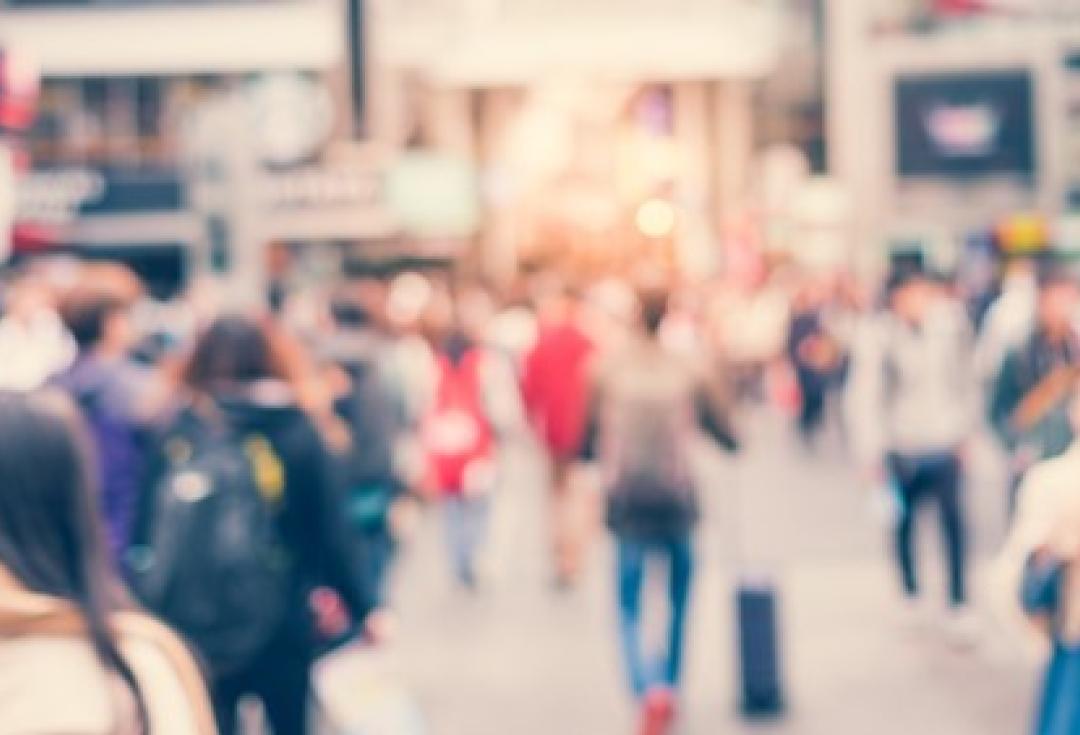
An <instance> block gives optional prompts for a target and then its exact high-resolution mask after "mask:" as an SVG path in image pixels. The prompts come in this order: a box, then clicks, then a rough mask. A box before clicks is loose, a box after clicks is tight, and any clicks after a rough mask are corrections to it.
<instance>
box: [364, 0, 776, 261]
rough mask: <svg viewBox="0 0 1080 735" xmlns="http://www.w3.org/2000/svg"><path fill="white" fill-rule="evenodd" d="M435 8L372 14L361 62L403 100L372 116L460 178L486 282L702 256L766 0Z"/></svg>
mask: <svg viewBox="0 0 1080 735" xmlns="http://www.w3.org/2000/svg"><path fill="white" fill-rule="evenodd" d="M451 5H452V4H451V3H447V2H437V1H436V0H426V1H425V2H418V1H417V0H413V2H403V3H399V4H392V3H391V4H386V5H385V6H382V8H381V12H380V14H379V15H378V16H377V17H376V22H377V24H378V25H377V28H379V33H378V37H379V38H384V39H393V42H392V44H391V43H390V41H389V40H388V41H387V42H386V43H385V44H384V45H382V46H381V47H380V46H379V45H378V44H376V46H375V48H374V54H375V56H376V58H377V59H378V61H379V64H380V66H381V68H383V69H384V73H386V74H390V75H392V76H396V77H397V78H398V79H399V80H401V81H402V85H401V87H402V89H403V91H402V92H401V93H400V94H399V97H398V99H396V100H385V99H384V100H382V107H381V110H382V111H381V112H380V113H379V115H380V119H381V120H383V124H387V125H390V127H393V128H396V129H400V130H405V131H409V130H411V131H413V134H412V136H409V134H408V133H406V137H414V138H418V139H420V140H422V142H423V143H424V144H426V145H428V146H429V147H431V148H433V149H434V150H437V151H440V152H441V153H443V154H445V155H448V156H453V157H456V158H457V160H458V161H460V162H465V163H466V164H468V165H470V166H472V167H474V169H475V171H476V177H477V180H478V181H479V196H480V207H481V211H482V213H483V216H482V220H481V221H482V227H481V232H480V233H479V242H478V243H477V245H478V248H477V251H478V253H479V254H480V257H481V259H482V261H483V263H484V266H485V267H486V268H487V269H488V270H489V271H490V272H493V273H495V274H497V275H507V274H510V273H512V272H513V271H514V270H515V269H516V268H517V267H518V266H519V265H521V264H522V262H527V261H529V260H534V259H535V260H558V261H559V262H563V263H568V262H569V263H573V264H574V265H576V266H578V268H579V270H580V269H581V268H588V266H589V264H590V262H592V261H603V262H604V263H605V264H606V265H608V266H610V264H611V263H612V262H615V263H617V262H618V261H620V260H631V259H636V258H637V257H638V256H640V255H642V254H643V253H645V254H652V255H655V256H656V257H660V258H663V259H666V260H675V261H678V262H679V263H680V264H683V265H685V264H687V263H696V264H698V265H699V266H704V265H706V261H708V260H710V258H713V257H714V256H715V251H716V245H717V243H716V235H715V233H716V231H717V230H718V229H719V225H720V223H721V222H722V220H723V218H724V217H725V216H727V215H730V214H733V213H737V212H739V211H740V209H741V206H742V204H743V198H744V197H745V194H746V187H747V183H748V179H749V172H750V167H751V160H752V156H753V153H754V148H755V144H756V140H755V130H754V126H753V124H752V116H753V111H754V107H753V104H754V100H753V92H754V85H755V84H756V83H757V82H758V81H759V80H760V79H762V78H763V77H764V76H765V75H767V74H768V73H769V72H770V71H771V70H772V69H773V68H774V67H775V65H776V63H777V61H778V55H779V39H780V32H781V12H780V9H779V5H777V4H775V3H755V2H744V1H742V0H739V1H734V2H725V3H716V2H706V1H704V0H680V2H677V3H674V4H673V3H671V2H655V1H653V0H640V1H638V2H633V3H626V2H612V0H591V1H590V2H566V1H565V0H551V1H550V2H544V3H537V2H532V1H531V0H518V1H517V2H508V3H501V4H485V3H477V4H474V5H469V6H465V5H464V4H461V3H458V4H456V5H454V6H453V7H451ZM391 120H392V121H393V122H392V123H390V122H389V121H391ZM403 142H404V141H403ZM630 256H635V257H633V258H632V257H630Z"/></svg>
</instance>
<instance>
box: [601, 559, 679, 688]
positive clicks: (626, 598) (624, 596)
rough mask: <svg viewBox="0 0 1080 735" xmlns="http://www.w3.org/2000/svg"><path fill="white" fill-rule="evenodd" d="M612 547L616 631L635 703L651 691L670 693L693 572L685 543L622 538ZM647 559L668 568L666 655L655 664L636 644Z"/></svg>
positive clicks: (675, 678) (675, 682)
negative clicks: (659, 561)
mask: <svg viewBox="0 0 1080 735" xmlns="http://www.w3.org/2000/svg"><path fill="white" fill-rule="evenodd" d="M617 547H618V549H617V575H618V577H617V579H618V594H619V630H620V635H621V639H622V650H623V661H624V663H625V665H626V670H627V674H628V675H629V679H630V688H631V690H632V691H633V693H634V696H635V697H637V698H641V697H643V696H644V695H645V693H646V692H648V690H649V689H650V688H652V687H654V686H666V687H670V688H672V689H675V688H676V687H678V684H679V677H680V674H681V673H682V658H683V640H684V634H685V629H686V610H687V603H688V602H689V599H690V584H691V580H692V577H693V570H694V554H693V548H692V546H691V543H690V539H689V538H679V539H669V540H664V541H647V542H646V541H636V540H631V539H626V538H621V539H618V540H617ZM650 559H663V560H665V561H666V562H667V564H668V569H669V573H668V595H669V601H670V605H671V623H670V627H669V632H668V640H667V651H666V652H664V653H663V654H662V655H661V656H659V657H658V660H657V661H656V663H655V664H652V663H650V662H648V661H647V660H646V656H645V653H644V652H643V651H642V640H641V627H642V626H641V605H642V598H641V593H642V588H643V587H644V583H645V571H646V567H647V563H648V561H649V560H650Z"/></svg>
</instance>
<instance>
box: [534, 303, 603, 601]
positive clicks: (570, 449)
mask: <svg viewBox="0 0 1080 735" xmlns="http://www.w3.org/2000/svg"><path fill="white" fill-rule="evenodd" d="M540 317H541V319H540V328H539V332H538V335H537V340H536V345H535V346H534V347H533V349H532V351H531V352H530V353H529V354H528V355H527V357H526V359H525V365H524V375H523V378H522V390H523V393H524V399H525V406H526V409H527V410H528V413H529V417H530V419H531V420H532V422H533V425H534V427H535V428H536V432H537V435H538V436H539V438H540V441H541V444H542V445H543V447H544V449H545V450H546V451H547V454H548V458H549V459H550V462H551V474H552V492H553V508H552V533H553V539H552V541H553V546H554V553H555V575H556V582H557V583H558V584H559V585H560V586H568V585H571V584H573V582H574V581H575V579H576V577H577V574H578V570H579V567H580V564H581V555H582V547H583V545H584V538H583V536H584V529H583V523H582V515H583V512H582V509H581V503H580V502H579V498H578V497H577V494H576V493H575V492H574V488H573V485H572V483H571V481H570V479H571V477H570V476H571V469H572V467H573V464H574V458H575V457H577V455H578V453H579V450H580V448H581V443H582V441H583V438H584V434H585V421H586V415H587V412H588V403H589V401H588V398H589V396H588V383H589V376H588V372H589V362H590V358H591V356H592V354H593V351H594V345H593V342H592V340H591V339H590V338H589V336H588V335H587V334H586V333H585V330H584V329H583V328H582V326H581V298H580V295H579V294H578V293H577V292H576V291H574V290H572V289H564V290H563V291H562V292H560V293H559V294H558V295H557V296H556V297H555V298H554V299H552V301H551V303H550V304H547V305H546V308H545V309H544V310H543V313H542V314H541V315H540Z"/></svg>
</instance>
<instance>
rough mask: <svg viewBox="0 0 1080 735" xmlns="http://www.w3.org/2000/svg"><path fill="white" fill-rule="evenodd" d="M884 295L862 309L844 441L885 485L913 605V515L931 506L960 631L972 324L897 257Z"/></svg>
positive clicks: (973, 408)
mask: <svg viewBox="0 0 1080 735" xmlns="http://www.w3.org/2000/svg"><path fill="white" fill-rule="evenodd" d="M886 295H887V308H885V309H884V310H883V311H882V312H880V313H878V314H874V315H871V316H869V317H868V318H867V320H866V321H865V322H864V324H863V325H862V326H861V328H860V330H859V334H858V335H857V337H856V340H855V344H854V350H853V361H852V373H851V375H850V378H849V382H848V387H847V394H846V395H845V409H846V415H847V419H848V424H849V429H850V431H849V435H850V437H851V441H852V445H853V446H852V449H853V451H854V454H855V457H856V459H857V461H858V462H859V463H860V464H861V466H862V468H863V470H864V473H865V476H866V480H867V481H868V482H869V483H870V484H872V485H873V486H874V487H879V488H889V489H890V492H891V493H892V496H893V497H891V498H890V500H891V502H893V504H894V506H895V511H896V512H895V521H896V522H895V528H894V534H895V537H894V541H895V551H896V561H897V565H898V567H899V570H900V576H901V581H902V583H903V591H904V594H905V596H906V598H907V600H908V601H909V603H910V604H911V606H912V607H913V608H920V607H922V605H921V603H920V601H919V591H920V590H919V582H918V570H917V567H916V561H915V549H916V543H915V538H914V537H915V519H916V517H917V516H918V510H919V508H920V507H921V506H922V505H924V504H926V503H933V504H934V505H937V506H938V507H939V509H940V517H941V522H942V526H943V529H942V530H943V532H944V538H945V547H946V548H945V551H946V561H947V579H948V601H949V605H950V613H951V614H950V622H951V623H955V628H956V632H957V633H958V635H959V634H963V633H964V632H965V631H966V630H968V625H967V618H968V616H967V614H966V607H965V606H966V602H967V581H966V533H965V522H964V515H965V514H964V504H963V493H962V475H963V462H962V455H963V449H964V446H965V444H966V443H967V441H968V439H969V438H970V436H971V434H972V431H973V428H974V426H975V419H976V417H977V415H978V392H977V391H976V389H975V383H974V382H973V381H972V380H971V370H970V366H971V356H972V350H971V347H972V344H971V343H972V336H971V329H970V326H969V324H968V321H967V318H966V315H965V313H964V310H963V307H962V306H961V305H960V304H959V303H958V302H957V301H956V300H955V299H952V298H950V297H949V296H948V295H947V292H946V290H945V289H943V288H941V287H940V285H939V284H938V283H935V281H934V280H933V279H932V278H931V277H930V276H929V275H928V274H927V273H926V272H925V271H924V270H923V269H922V268H921V267H918V266H912V265H905V264H899V265H897V266H896V267H895V270H894V273H893V274H892V276H891V277H890V279H889V282H888V284H887V289H886Z"/></svg>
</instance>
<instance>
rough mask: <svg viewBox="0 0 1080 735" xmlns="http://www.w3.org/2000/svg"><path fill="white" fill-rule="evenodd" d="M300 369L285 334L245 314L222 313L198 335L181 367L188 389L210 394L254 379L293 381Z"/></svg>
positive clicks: (294, 381) (295, 380) (291, 382)
mask: <svg viewBox="0 0 1080 735" xmlns="http://www.w3.org/2000/svg"><path fill="white" fill-rule="evenodd" d="M299 372H300V369H299V366H298V365H297V359H296V357H295V355H293V354H292V353H291V352H290V350H289V348H288V345H287V344H286V342H285V339H284V337H282V336H281V335H279V334H278V333H277V332H276V331H275V330H273V329H272V328H271V326H270V325H268V324H265V323H262V322H260V321H258V320H256V319H252V318H249V317H245V316H232V315H230V316H223V317H219V318H218V319H217V320H215V321H214V322H213V323H212V324H211V325H210V326H209V328H207V330H206V331H205V332H203V334H202V335H201V336H200V337H199V339H198V340H197V341H196V343H195V347H194V349H193V350H192V352H191V355H190V357H189V358H188V361H187V364H186V365H185V366H184V367H183V369H182V374H181V378H182V380H183V382H184V383H185V384H186V385H187V386H188V387H189V388H191V389H193V390H195V391H198V392H202V393H213V392H214V391H216V390H218V389H221V388H229V387H235V386H237V385H241V384H244V383H248V382H251V381H255V380H263V379H267V378H274V379H279V380H284V381H285V382H287V383H290V384H294V385H295V383H296V382H297V381H298V375H299Z"/></svg>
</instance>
